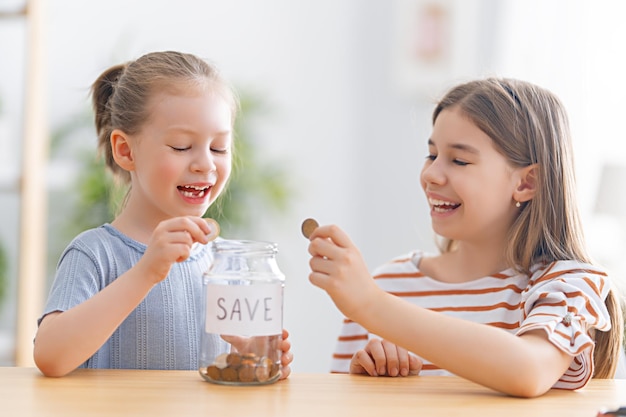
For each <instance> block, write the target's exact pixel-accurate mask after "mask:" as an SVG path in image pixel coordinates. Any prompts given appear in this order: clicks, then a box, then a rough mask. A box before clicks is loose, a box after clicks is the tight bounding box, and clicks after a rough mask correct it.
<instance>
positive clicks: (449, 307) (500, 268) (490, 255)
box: [309, 78, 623, 397]
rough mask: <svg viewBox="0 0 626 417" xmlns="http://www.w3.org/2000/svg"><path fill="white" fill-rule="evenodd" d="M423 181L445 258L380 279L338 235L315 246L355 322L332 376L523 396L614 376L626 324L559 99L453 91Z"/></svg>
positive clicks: (494, 87) (471, 85)
mask: <svg viewBox="0 0 626 417" xmlns="http://www.w3.org/2000/svg"><path fill="white" fill-rule="evenodd" d="M420 182H421V185H422V188H423V190H424V192H425V194H426V197H427V200H428V203H429V205H430V208H431V212H430V215H431V222H432V227H433V229H434V231H435V233H436V235H437V236H438V237H439V238H440V239H441V240H440V241H439V242H438V243H439V247H440V249H441V251H440V253H437V254H430V253H424V252H422V251H414V252H412V253H410V254H408V255H405V256H401V257H398V258H396V259H394V260H392V261H391V262H389V263H387V264H385V265H382V266H381V267H379V268H378V269H377V270H375V271H374V273H373V276H374V279H372V275H371V274H370V273H369V271H368V270H367V267H366V264H365V263H364V261H363V259H362V257H361V255H360V253H359V250H358V249H357V248H356V247H355V246H354V244H353V243H352V242H351V240H350V238H349V237H348V236H347V235H346V233H344V232H343V231H342V230H341V229H340V228H339V227H337V226H335V225H327V226H321V227H318V228H317V229H316V230H315V231H314V232H313V233H312V234H311V236H310V239H311V242H310V245H309V253H310V254H311V256H312V257H311V260H310V267H311V274H310V276H309V279H310V281H311V282H312V283H313V284H314V285H316V286H319V287H321V288H322V289H324V290H325V291H327V292H328V294H329V295H330V296H331V297H332V299H333V301H334V302H335V304H336V305H337V307H338V308H339V309H340V310H341V311H342V313H344V314H345V316H346V320H345V322H344V326H343V328H342V331H341V335H340V337H339V343H338V348H337V352H336V354H335V355H334V359H333V371H335V372H350V373H355V374H367V375H371V376H383V375H387V376H397V375H402V376H406V375H411V374H417V373H421V374H456V375H458V376H461V377H464V378H467V379H470V380H472V381H475V382H477V383H480V384H482V385H485V386H487V387H490V388H492V389H494V390H498V391H501V392H504V393H507V394H511V395H515V396H522V397H533V396H538V395H541V394H543V393H545V392H546V391H547V390H549V389H550V388H564V389H578V388H581V387H583V386H585V384H586V383H587V382H588V380H589V379H590V378H592V377H597V378H612V377H613V376H614V374H615V370H616V366H617V360H618V357H619V355H620V354H621V353H622V347H621V340H622V337H623V321H622V319H621V313H622V312H621V309H620V305H619V303H618V301H617V297H616V294H615V293H614V290H613V289H611V283H610V280H609V278H608V277H607V275H606V273H605V272H604V271H603V270H602V269H601V268H599V267H597V266H595V265H593V264H592V263H591V260H590V257H589V255H588V254H587V251H586V249H585V246H584V241H583V236H582V228H581V225H580V220H579V215H578V210H577V207H576V202H575V196H574V192H575V182H574V166H573V155H572V144H571V138H570V133H569V127H568V120H567V116H566V113H565V110H564V109H563V106H562V104H561V103H560V101H559V100H558V98H557V97H555V96H554V95H553V94H552V93H550V92H549V91H546V90H545V89H543V88H540V87H538V86H536V85H533V84H530V83H527V82H523V81H519V80H512V79H496V78H490V79H484V80H476V81H472V82H468V83H464V84H461V85H458V86H456V87H455V88H452V89H451V90H450V91H449V92H448V93H447V94H446V95H445V96H444V97H443V99H442V100H441V101H440V102H439V103H438V105H437V106H436V108H435V110H434V113H433V129H432V134H431V136H430V138H429V139H428V156H427V158H426V162H425V163H424V167H423V169H422V172H421V177H420ZM409 352H411V353H409Z"/></svg>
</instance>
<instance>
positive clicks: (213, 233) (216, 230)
mask: <svg viewBox="0 0 626 417" xmlns="http://www.w3.org/2000/svg"><path fill="white" fill-rule="evenodd" d="M204 221H206V224H207V225H209V230H210V232H209V234H208V235H207V237H208V238H209V242H211V241H212V240H215V239H216V238H217V237H218V236H219V235H220V225H219V223H218V222H217V221H215V220H214V219H211V218H209V217H206V218H205V219H204Z"/></svg>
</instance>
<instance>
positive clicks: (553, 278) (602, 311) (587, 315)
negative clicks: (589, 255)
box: [331, 251, 610, 389]
mask: <svg viewBox="0 0 626 417" xmlns="http://www.w3.org/2000/svg"><path fill="white" fill-rule="evenodd" d="M423 255H424V253H423V252H421V251H416V252H413V253H410V254H408V255H405V256H402V257H398V258H396V259H394V260H392V261H391V262H389V263H387V264H384V265H382V266H380V267H379V268H377V269H376V270H375V271H374V274H373V275H374V279H375V280H376V283H377V284H378V285H379V286H380V287H381V288H382V289H384V290H385V291H387V292H388V293H390V294H393V295H395V296H397V297H400V298H402V299H404V300H406V301H409V302H411V303H413V304H416V305H419V306H421V307H424V308H427V309H430V310H433V311H437V312H441V313H442V314H446V315H449V316H452V317H458V318H461V319H465V320H469V321H472V322H476V323H483V324H487V325H490V326H494V327H498V328H501V329H502V330H504V331H507V332H510V333H512V334H515V335H521V334H523V333H525V332H527V331H530V330H536V329H542V330H544V331H545V332H546V334H547V335H548V339H549V340H550V342H551V343H553V344H554V345H555V346H557V347H558V348H559V349H561V350H562V351H564V352H567V353H568V354H570V355H571V356H572V363H571V364H570V366H569V369H568V370H567V371H566V372H565V374H563V376H562V377H561V378H560V379H559V380H558V381H557V383H556V384H555V385H554V388H562V389H578V388H581V387H583V386H584V385H585V384H586V383H587V382H588V380H589V379H590V378H591V376H592V375H593V349H594V342H593V339H592V338H591V336H590V334H589V331H590V330H591V329H597V330H600V331H607V330H609V329H610V318H609V314H608V311H607V309H606V306H605V304H604V299H605V298H606V296H607V294H608V291H609V284H608V278H607V276H606V273H605V272H603V271H602V270H601V269H599V268H598V267H596V266H593V265H589V264H584V263H581V262H578V261H557V262H552V263H550V264H547V265H536V266H535V267H533V268H532V274H531V276H530V277H529V276H528V275H524V274H520V273H518V272H516V271H514V270H513V269H509V270H505V271H503V272H501V273H498V274H494V275H489V276H486V277H483V278H480V279H475V280H472V281H468V282H463V283H447V282H441V281H437V280H435V279H433V278H430V277H428V276H426V275H424V274H423V273H422V272H420V270H419V269H418V268H417V265H419V261H420V259H421V257H422V256H423ZM377 337H378V336H376V335H372V334H370V333H369V332H368V331H367V330H366V329H365V328H363V327H362V326H360V325H359V324H357V323H355V322H353V321H351V320H349V319H345V320H344V323H343V326H342V328H341V332H340V335H339V339H338V342H337V347H336V349H335V352H334V354H333V359H332V364H331V372H337V373H347V372H349V370H350V360H351V358H352V356H353V355H354V353H356V352H357V351H358V350H360V349H363V348H364V347H365V345H366V344H367V342H368V340H369V339H371V338H377ZM421 374H422V375H450V372H448V371H446V370H444V369H440V368H439V367H437V365H435V364H433V363H430V362H428V361H424V367H423V368H422V371H421Z"/></svg>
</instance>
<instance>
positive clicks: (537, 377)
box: [504, 369, 554, 398]
mask: <svg viewBox="0 0 626 417" xmlns="http://www.w3.org/2000/svg"><path fill="white" fill-rule="evenodd" d="M553 385H554V382H551V381H549V378H546V375H545V373H544V372H542V370H541V369H535V370H533V369H526V370H524V371H523V372H521V373H520V374H518V375H516V376H515V377H513V378H510V380H509V381H508V382H507V384H506V388H505V390H504V391H505V392H506V393H507V394H509V395H512V396H515V397H520V398H536V397H540V396H542V395H543V394H545V393H546V392H548V391H549V390H550V388H552V386H553Z"/></svg>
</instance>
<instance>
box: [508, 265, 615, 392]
mask: <svg viewBox="0 0 626 417" xmlns="http://www.w3.org/2000/svg"><path fill="white" fill-rule="evenodd" d="M609 287H610V286H609V283H608V277H607V275H606V273H605V272H604V271H602V270H600V269H599V268H597V267H595V266H592V265H589V264H582V263H580V262H576V261H558V262H554V263H552V264H550V266H549V267H548V268H545V269H541V270H538V271H536V272H535V273H533V275H532V277H531V280H530V282H529V286H528V288H526V290H525V291H524V294H523V297H522V305H523V314H524V316H523V320H522V323H521V325H520V328H519V330H518V332H517V334H518V335H521V334H523V333H526V332H528V331H530V330H537V329H541V330H543V331H545V332H546V334H547V336H548V340H550V342H551V343H553V344H554V345H555V346H556V347H558V348H559V349H561V350H562V351H564V352H566V353H568V354H570V355H571V356H572V357H573V360H572V363H571V364H570V367H569V369H568V370H567V371H566V373H565V374H564V375H563V376H562V377H561V378H560V379H559V381H557V383H556V384H555V385H554V388H562V389H578V388H582V387H583V386H585V385H586V383H587V382H588V381H589V379H590V378H591V377H592V375H593V350H594V346H595V343H594V340H593V338H592V337H591V335H590V331H591V330H592V329H595V330H598V331H608V330H609V329H610V328H611V321H610V317H609V313H608V311H607V309H606V305H605V302H604V301H605V299H606V296H607V294H608V292H609Z"/></svg>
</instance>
